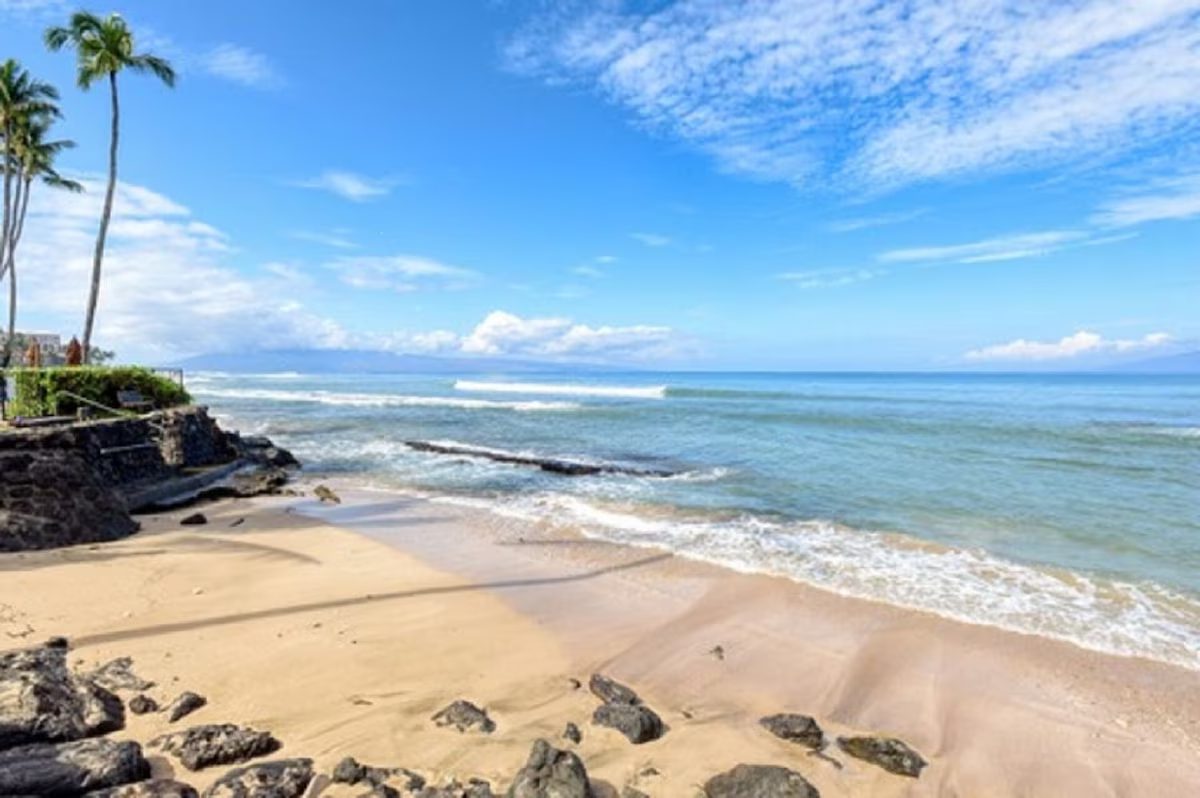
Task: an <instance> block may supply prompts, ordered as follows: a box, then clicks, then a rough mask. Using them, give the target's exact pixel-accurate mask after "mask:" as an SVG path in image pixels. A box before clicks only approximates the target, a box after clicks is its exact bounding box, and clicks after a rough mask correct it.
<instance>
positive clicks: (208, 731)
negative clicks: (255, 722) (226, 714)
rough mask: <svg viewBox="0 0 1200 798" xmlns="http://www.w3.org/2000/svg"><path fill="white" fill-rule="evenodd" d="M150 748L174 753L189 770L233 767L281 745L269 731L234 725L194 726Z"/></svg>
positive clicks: (173, 734) (157, 741) (157, 738)
mask: <svg viewBox="0 0 1200 798" xmlns="http://www.w3.org/2000/svg"><path fill="white" fill-rule="evenodd" d="M150 745H151V747H154V748H160V749H162V750H163V751H164V752H166V753H168V754H174V755H175V756H176V757H178V758H179V761H180V762H182V763H183V766H184V767H186V768H187V769H188V770H199V769H200V768H205V767H208V766H209V765H233V764H237V763H239V762H245V761H246V760H248V759H253V758H254V757H256V756H265V755H267V754H271V753H274V752H275V751H278V750H279V747H280V742H279V741H278V740H276V739H275V738H274V737H272V736H271V734H270V733H269V732H262V731H256V730H254V729H251V728H248V727H243V726H234V725H233V724H232V723H221V724H215V723H214V724H208V725H205V726H193V727H192V728H190V729H185V730H184V731H179V732H172V733H170V734H164V735H162V736H161V737H156V738H155V739H153V740H151V741H150Z"/></svg>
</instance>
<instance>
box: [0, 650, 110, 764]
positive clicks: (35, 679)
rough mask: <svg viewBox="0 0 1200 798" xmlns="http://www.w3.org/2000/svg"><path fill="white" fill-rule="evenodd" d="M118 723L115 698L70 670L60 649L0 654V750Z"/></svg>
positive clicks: (61, 738) (101, 730)
mask: <svg viewBox="0 0 1200 798" xmlns="http://www.w3.org/2000/svg"><path fill="white" fill-rule="evenodd" d="M124 726H125V708H124V707H123V706H122V705H121V699H119V698H117V697H116V696H115V695H113V694H112V693H110V692H109V691H108V690H105V689H104V688H103V687H101V686H99V685H97V684H95V683H93V682H92V681H90V680H89V679H86V678H83V677H79V676H75V675H73V674H72V673H71V672H70V670H68V669H67V651H66V649H63V648H32V649H24V650H21V651H12V652H9V653H7V654H0V750H3V749H5V748H12V747H14V746H18V745H26V744H29V743H55V742H68V741H71V740H78V739H80V738H82V737H90V736H93V735H97V734H105V733H107V732H110V731H116V730H117V729H120V728H123V727H124Z"/></svg>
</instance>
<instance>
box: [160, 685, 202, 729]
mask: <svg viewBox="0 0 1200 798" xmlns="http://www.w3.org/2000/svg"><path fill="white" fill-rule="evenodd" d="M207 703H208V699H207V698H205V697H204V696H202V695H200V694H199V693H193V692H192V691H191V690H184V691H183V692H182V693H180V694H179V695H178V696H176V698H175V700H174V701H172V702H171V703H170V704H168V705H167V720H169V721H171V722H172V723H174V722H175V721H177V720H181V719H182V718H184V717H186V716H188V715H190V714H192V713H193V712H195V711H196V710H197V709H199V708H200V707H202V706H204V705H205V704H207Z"/></svg>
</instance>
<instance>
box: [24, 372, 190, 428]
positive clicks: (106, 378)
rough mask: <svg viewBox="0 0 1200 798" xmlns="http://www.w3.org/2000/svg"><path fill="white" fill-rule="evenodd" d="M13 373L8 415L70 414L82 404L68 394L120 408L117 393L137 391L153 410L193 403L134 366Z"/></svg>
mask: <svg viewBox="0 0 1200 798" xmlns="http://www.w3.org/2000/svg"><path fill="white" fill-rule="evenodd" d="M12 373H13V376H14V377H15V382H16V395H15V396H13V397H12V401H11V402H10V404H9V415H10V416H66V415H73V414H74V413H75V411H76V410H77V409H78V408H79V406H80V405H81V404H84V403H82V402H79V401H77V400H76V399H74V398H72V397H70V396H66V395H65V393H67V392H69V393H73V394H76V395H78V396H82V397H84V398H86V399H90V400H92V401H93V402H98V403H99V404H102V405H105V406H107V407H116V408H119V407H120V406H121V404H120V402H119V401H118V399H117V392H118V391H137V392H138V393H140V394H141V395H142V397H143V398H144V399H146V400H147V401H149V402H153V403H154V406H155V407H156V408H163V407H174V406H176V405H185V404H189V403H190V402H191V401H192V398H191V396H189V395H188V392H187V391H185V390H184V389H183V388H181V387H180V386H179V385H178V384H176V383H175V382H174V381H172V380H169V379H167V378H165V377H161V376H159V375H158V374H155V373H154V372H152V371H150V370H149V369H144V368H139V367H137V366H113V367H108V366H75V367H62V368H43V369H13V370H12Z"/></svg>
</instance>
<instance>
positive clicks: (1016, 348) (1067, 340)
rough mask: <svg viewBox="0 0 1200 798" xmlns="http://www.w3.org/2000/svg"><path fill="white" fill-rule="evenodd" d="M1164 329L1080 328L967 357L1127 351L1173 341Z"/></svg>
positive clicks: (1052, 357) (1054, 356)
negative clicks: (1123, 334)
mask: <svg viewBox="0 0 1200 798" xmlns="http://www.w3.org/2000/svg"><path fill="white" fill-rule="evenodd" d="M1171 340H1172V339H1171V336H1170V335H1168V334H1167V333H1164V332H1156V333H1149V334H1147V335H1144V336H1142V337H1141V338H1116V339H1112V338H1104V337H1103V336H1102V335H1100V334H1099V333H1095V332H1091V331H1089V330H1079V331H1078V332H1076V333H1074V334H1073V335H1068V336H1066V337H1064V338H1060V339H1059V340H1057V341H1030V340H1026V339H1024V338H1018V339H1017V340H1015V341H1009V342H1008V343H1005V344H995V345H993V346H985V347H983V348H981V349H973V350H971V351H970V352H967V353H966V355H964V357H965V358H966V359H967V360H970V361H976V362H981V361H998V360H999V361H1003V360H1008V361H1042V360H1066V359H1070V358H1075V357H1080V356H1082V355H1097V354H1125V353H1129V352H1137V351H1143V350H1149V349H1156V348H1158V347H1161V346H1164V345H1166V344H1169V343H1170V342H1171Z"/></svg>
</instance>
